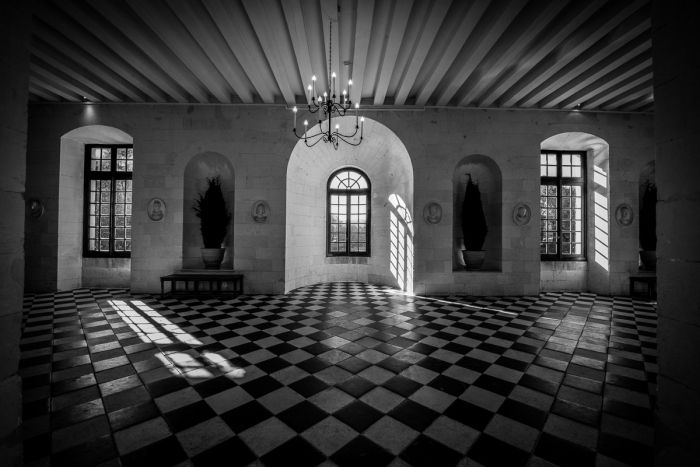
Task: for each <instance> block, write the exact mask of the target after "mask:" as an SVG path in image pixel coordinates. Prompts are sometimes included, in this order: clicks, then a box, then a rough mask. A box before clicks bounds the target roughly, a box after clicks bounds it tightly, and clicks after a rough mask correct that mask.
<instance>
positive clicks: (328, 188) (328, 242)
mask: <svg viewBox="0 0 700 467" xmlns="http://www.w3.org/2000/svg"><path fill="white" fill-rule="evenodd" d="M341 172H356V173H358V174H360V176H362V177H363V178H364V179H365V181H366V182H367V188H364V189H360V190H348V189H332V188H331V182H332V181H333V179H334V178H335V177H336V175H338V174H339V173H341ZM339 194H340V195H347V201H346V203H347V204H346V206H347V216H348V222H346V224H345V225H346V227H345V228H346V231H345V246H346V250H345V251H331V195H339ZM358 194H359V195H366V196H367V222H366V223H365V225H366V236H365V240H366V245H367V247H366V249H365V251H359V252H358V251H350V225H351V222H350V221H349V218H350V206H351V205H350V196H352V195H358ZM371 194H372V182H371V181H370V179H369V177H368V176H367V174H366V173H365V172H364V171H362V170H360V169H358V168H357V167H342V168H340V169H338V170H336V171H334V172H333V173H332V174H331V175H330V177H328V182H327V183H326V256H327V257H331V256H332V257H346V256H353V257H370V256H372V248H371V246H372V241H371V238H372V196H371Z"/></svg>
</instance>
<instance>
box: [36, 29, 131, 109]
mask: <svg viewBox="0 0 700 467" xmlns="http://www.w3.org/2000/svg"><path fill="white" fill-rule="evenodd" d="M30 50H31V54H32V56H33V57H36V58H39V59H41V60H43V61H44V62H45V63H48V64H50V65H51V66H53V67H54V68H55V69H56V70H59V71H61V72H63V73H64V74H65V75H66V76H70V77H71V78H73V79H75V80H76V81H81V82H83V83H84V84H85V85H86V86H88V87H89V88H90V89H92V90H94V92H96V93H98V94H100V95H102V96H105V98H106V99H107V100H108V101H111V102H119V101H122V100H123V98H122V97H121V96H120V95H119V91H117V90H116V89H114V88H113V87H112V88H111V89H109V88H110V87H111V86H110V85H109V84H107V83H106V82H104V81H102V80H101V79H100V78H98V77H97V76H96V75H94V74H93V73H92V72H91V71H89V70H88V69H87V68H85V67H83V66H82V65H80V64H79V63H77V62H75V61H73V60H72V59H71V58H68V57H66V56H64V55H63V54H62V53H61V52H59V51H58V50H56V49H54V48H53V47H51V46H50V45H48V44H46V43H45V42H44V41H42V40H40V39H35V40H34V41H33V43H32V46H31V49H30Z"/></svg>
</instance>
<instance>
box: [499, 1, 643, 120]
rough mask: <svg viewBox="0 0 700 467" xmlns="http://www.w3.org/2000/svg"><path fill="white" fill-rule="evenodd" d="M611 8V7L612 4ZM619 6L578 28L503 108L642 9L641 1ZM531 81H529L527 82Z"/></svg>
mask: <svg viewBox="0 0 700 467" xmlns="http://www.w3.org/2000/svg"><path fill="white" fill-rule="evenodd" d="M611 5H612V4H611ZM619 5H620V4H614V6H615V7H616V8H618V9H617V10H615V11H614V12H613V13H612V14H606V15H598V17H596V18H593V19H592V20H593V22H592V24H590V25H588V27H586V28H579V29H577V30H576V31H574V33H573V34H571V35H570V36H569V37H568V38H567V39H566V41H564V43H563V44H562V45H561V47H558V48H557V50H556V53H552V54H550V55H549V56H548V57H546V58H545V60H543V61H542V62H540V63H539V64H537V66H536V67H535V68H534V69H533V70H531V71H530V72H529V73H528V75H526V79H523V80H521V81H520V82H518V83H517V84H516V85H515V86H514V87H513V88H511V89H510V90H509V91H508V92H506V93H505V94H504V95H503V97H502V99H501V104H502V105H503V107H513V106H515V104H516V103H517V102H519V101H520V100H522V99H524V98H525V97H526V96H527V95H528V94H529V93H530V92H532V91H533V90H534V89H536V88H537V87H538V86H540V85H541V84H542V83H544V82H545V81H546V80H547V79H549V78H550V77H551V76H552V75H554V74H555V73H556V72H557V71H559V70H560V69H562V68H564V67H565V66H566V65H567V64H569V63H570V62H571V61H573V60H576V59H577V57H579V56H580V55H581V54H582V53H584V52H585V51H586V50H587V49H589V48H590V47H591V46H592V45H593V44H595V43H597V42H598V41H599V40H600V39H602V38H603V37H605V36H606V35H607V34H608V33H609V32H611V31H612V30H613V29H614V28H616V27H617V26H619V25H620V24H621V23H622V22H623V21H624V20H625V19H626V18H627V17H628V16H629V14H630V13H632V12H634V11H636V10H638V9H639V8H640V7H641V3H640V2H634V3H631V4H625V5H626V6H625V7H624V8H621V9H620V8H619ZM528 78H529V79H528Z"/></svg>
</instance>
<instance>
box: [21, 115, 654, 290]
mask: <svg viewBox="0 0 700 467" xmlns="http://www.w3.org/2000/svg"><path fill="white" fill-rule="evenodd" d="M365 116H366V117H367V119H368V122H369V121H370V120H374V121H376V122H378V123H380V124H381V125H382V126H385V127H387V128H388V129H389V130H390V131H391V132H392V133H393V134H395V135H396V137H397V138H398V140H399V141H400V142H401V145H402V146H404V147H405V149H406V152H407V153H408V156H409V157H410V164H411V166H412V171H413V180H412V181H411V183H412V185H413V187H412V195H411V194H409V191H406V199H404V201H405V202H406V203H407V205H408V206H409V209H410V210H411V214H412V216H413V218H414V244H415V257H414V263H415V273H414V278H415V280H414V286H415V291H416V293H430V294H452V293H474V294H508V295H510V294H536V293H538V292H539V291H540V285H541V284H540V257H539V210H538V206H539V150H540V144H541V142H542V141H544V140H545V139H547V138H549V137H551V136H553V135H556V134H559V133H564V132H583V133H587V134H591V135H595V136H596V137H599V138H601V139H603V140H605V141H606V142H607V143H608V144H609V146H610V174H609V177H610V180H612V183H613V185H612V187H611V190H610V198H611V199H610V206H612V207H614V206H616V205H617V203H618V202H619V200H628V199H629V200H633V199H636V197H637V196H638V195H637V185H636V184H633V183H631V182H629V183H627V182H625V183H623V184H621V187H622V188H621V190H624V191H619V190H617V189H616V186H615V185H614V183H615V182H614V180H627V181H632V180H637V179H638V177H639V170H641V167H642V166H643V165H644V163H646V162H648V161H649V160H651V159H653V140H652V136H651V135H652V123H653V121H652V118H651V117H650V116H648V115H625V114H595V113H584V112H545V111H506V110H488V111H487V110H464V109H437V108H427V109H425V110H405V111H404V110H401V111H397V110H387V111H377V110H368V111H366V113H365ZM304 118H308V117H305V116H304V115H301V116H300V117H299V119H300V120H301V121H303V119H304ZM96 124H99V125H108V126H112V127H115V128H118V129H120V130H122V131H124V132H126V133H128V134H129V135H131V136H132V137H133V140H134V150H135V158H136V162H135V171H134V218H133V222H134V228H133V235H134V245H133V254H132V270H131V286H132V290H134V291H138V292H145V291H151V292H152V291H156V290H159V282H158V277H159V276H160V275H163V274H166V273H170V272H172V271H174V270H176V269H179V268H181V267H182V257H183V248H186V247H183V238H184V237H183V218H184V214H185V211H184V210H186V209H190V206H191V200H185V199H184V192H185V190H184V181H183V178H184V173H185V167H186V165H187V164H188V162H189V161H190V160H191V159H192V158H193V157H195V156H196V155H197V154H202V153H206V152H211V153H216V154H221V155H223V156H224V157H225V158H226V160H227V161H228V162H229V163H230V165H231V167H232V168H233V171H234V173H235V197H234V199H235V201H234V204H235V206H234V209H233V211H234V220H233V223H234V228H233V232H234V233H233V235H234V238H233V245H234V247H233V250H234V251H233V267H234V269H236V270H239V271H241V272H243V273H244V274H245V285H246V291H247V292H275V293H280V292H283V291H285V290H288V289H289V288H291V287H293V286H298V285H303V284H304V283H307V281H313V280H317V278H313V277H312V276H305V277H306V278H305V279H301V276H303V273H302V272H301V271H300V272H299V273H298V274H293V275H292V276H287V277H285V268H286V265H285V255H286V254H287V252H286V251H285V244H286V243H287V242H289V241H290V236H292V235H295V233H294V232H289V231H288V229H289V226H290V225H293V224H295V223H298V221H299V217H298V216H302V215H304V214H303V212H302V211H303V210H304V209H306V208H304V209H301V208H300V209H301V210H299V212H295V213H293V214H290V215H289V216H288V213H287V209H288V207H287V200H288V198H287V193H288V188H289V187H288V181H287V176H288V162H289V160H290V157H291V156H292V153H293V152H294V151H295V145H296V144H297V142H298V141H297V140H296V139H295V138H294V136H293V135H292V132H291V126H292V118H291V111H288V110H286V109H285V108H284V107H281V106H265V107H256V106H242V105H240V106H216V105H193V106H188V105H160V106H158V105H149V104H124V105H120V104H110V105H84V104H76V105H72V104H59V105H57V104H33V105H31V106H30V135H29V153H28V160H29V172H28V173H29V177H30V180H29V182H28V188H27V189H28V192H31V194H32V195H34V194H36V195H37V196H39V195H42V196H45V197H46V199H47V204H48V209H47V211H49V212H50V211H51V210H52V209H53V208H55V206H52V204H53V203H55V201H54V200H55V199H56V198H57V194H58V192H59V186H58V177H56V176H55V172H54V171H53V169H52V167H54V166H55V167H58V157H59V146H60V145H59V141H60V138H61V136H62V135H64V134H66V133H67V132H69V131H71V130H73V129H75V128H79V127H81V126H85V125H96ZM368 125H369V124H368ZM365 136H366V138H367V141H366V142H365V143H363V145H364V144H367V147H370V145H371V144H372V143H370V141H371V140H370V138H371V135H369V134H367V135H365ZM380 137H381V136H380ZM382 138H383V137H382ZM314 149H316V148H314ZM308 151H310V152H309V153H305V152H304V151H302V152H300V157H303V156H304V154H309V157H312V153H313V150H308ZM333 154H334V156H333V157H338V159H337V162H339V164H338V165H342V164H340V162H341V161H343V160H345V159H347V161H348V163H350V162H351V161H352V157H351V154H352V151H351V150H350V148H349V147H344V146H343V145H342V144H341V147H340V148H339V150H338V152H334V153H333ZM344 154H345V155H347V157H345V156H344ZM473 154H480V155H484V156H487V157H488V158H489V159H491V160H493V161H494V163H495V164H496V165H497V166H498V169H499V170H500V172H501V177H502V179H501V187H502V194H501V206H502V208H501V213H500V215H501V219H500V221H501V222H500V224H501V239H500V240H501V242H500V244H501V248H502V251H501V252H500V271H499V270H497V271H483V272H466V271H459V270H458V271H453V258H454V248H453V215H454V213H453V207H452V204H453V176H454V170H455V167H457V166H458V165H459V163H460V161H462V160H463V159H464V158H465V157H466V156H469V155H473ZM344 157H345V159H344ZM616 158H619V161H617V160H616ZM334 160H335V159H334ZM350 165H351V164H350ZM44 166H45V167H47V168H48V170H44V169H43V167H44ZM303 175H304V174H302V175H301V176H303ZM327 175H328V174H325V175H323V177H321V176H320V175H318V174H317V175H314V177H315V178H314V179H313V180H308V185H305V184H304V183H302V184H301V185H300V187H299V189H300V190H302V192H303V191H304V190H306V191H307V192H306V194H305V195H306V196H314V195H313V194H312V193H311V191H312V190H311V188H312V186H314V184H320V185H319V186H322V187H323V186H325V183H326V182H327ZM319 177H320V178H322V180H317V179H316V178H319ZM305 186H306V188H305ZM309 190H311V191H309ZM324 193H325V191H324ZM302 194H304V193H302ZM389 194H390V193H384V194H383V196H387V195H389ZM324 196H325V195H324ZM153 197H159V198H162V199H163V200H164V201H165V202H166V205H167V206H168V213H167V216H166V219H164V221H162V222H153V221H150V220H149V219H148V218H147V216H146V212H145V207H146V204H147V203H148V201H149V200H150V199H151V198H153ZM256 200H266V201H267V202H268V204H269V205H270V210H271V215H270V216H269V218H268V221H267V222H266V223H262V224H260V223H256V222H255V221H254V220H253V218H252V216H251V212H250V211H251V207H252V205H253V203H254V202H255V201H256ZM431 201H432V202H437V203H439V204H440V205H441V206H442V210H443V216H442V220H441V222H440V223H438V224H428V223H426V222H425V221H424V220H423V216H422V213H423V209H424V207H425V206H426V204H428V203H429V202H431ZM376 202H377V203H379V205H380V206H385V205H386V202H387V200H376ZM518 202H526V203H527V204H529V205H530V206H531V207H532V211H533V217H532V220H531V221H530V223H529V224H528V225H525V226H517V225H515V224H514V223H513V220H512V210H513V207H514V206H515V205H516V204H517V203H518ZM634 205H635V204H633V206H634ZM380 212H381V209H378V210H375V212H374V215H375V216H376V215H378V214H380ZM382 215H383V216H386V215H388V211H387V210H386V209H385V212H384V214H382ZM317 220H318V219H317ZM383 220H385V219H379V218H374V217H373V222H380V224H377V225H381V222H382V221H383ZM52 222H53V220H52ZM52 229H53V230H52ZM56 229H57V227H55V226H52V225H37V226H36V228H32V229H31V232H29V233H28V242H30V243H31V244H32V245H37V247H33V248H32V249H30V251H28V255H29V261H30V263H31V267H28V269H27V271H28V274H29V275H30V278H29V279H30V280H29V284H30V285H28V288H30V289H39V288H41V287H42V286H44V285H49V288H50V285H51V284H54V285H53V286H54V287H55V284H56V276H57V272H56V266H55V254H56V246H55V230H56ZM496 231H497V229H496ZM624 235H626V231H624V230H623V229H621V228H619V226H617V225H616V224H614V223H611V225H610V261H611V262H614V263H615V268H614V269H613V268H612V266H611V272H610V274H608V275H607V276H606V277H605V280H603V281H601V284H602V285H600V289H599V290H597V291H598V292H599V293H611V294H621V293H625V292H626V290H627V284H626V280H625V278H626V275H627V274H628V272H629V271H631V270H636V261H637V260H636V258H637V252H636V246H634V247H627V246H624V245H623V243H624V242H623V238H624ZM42 240H45V241H42ZM317 240H318V239H317ZM377 241H378V239H374V238H373V243H374V244H378V243H376V242H377ZM625 241H627V240H625ZM316 243H318V245H317V246H316V248H317V249H318V254H319V255H324V250H325V239H324V238H321V239H320V240H318V241H317V242H316ZM627 243H629V242H628V241H627ZM381 255H384V256H383V258H385V259H380V258H382V256H381ZM372 256H373V258H372V259H373V260H377V261H383V262H386V261H388V259H386V258H388V253H387V252H385V251H384V252H381V251H377V250H374V251H373V255H372ZM52 261H53V263H54V265H53V267H51V262H52ZM589 261H590V259H589ZM46 263H49V264H48V265H47V264H46ZM331 263H333V262H329V264H328V265H326V266H327V268H328V269H329V271H330V270H335V272H336V273H338V274H340V275H338V274H336V275H328V276H327V277H328V278H329V279H330V278H333V277H335V278H338V277H347V276H344V274H345V273H349V272H351V271H356V273H357V274H360V275H359V276H357V277H358V278H364V277H365V276H364V275H363V274H364V272H362V271H365V272H369V271H367V268H365V267H364V266H363V265H361V264H359V265H358V264H331ZM611 264H612V263H611ZM38 265H43V266H45V267H43V268H40V267H36V266H38ZM380 266H382V267H385V265H380ZM625 268H626V269H625ZM353 274H355V272H353ZM381 277H382V276H381V274H379V275H378V274H375V273H374V272H372V274H368V275H367V280H370V281H380V282H381V281H382V279H381ZM318 280H321V279H318ZM287 284H289V286H286V285H287Z"/></svg>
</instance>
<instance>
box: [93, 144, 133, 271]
mask: <svg viewBox="0 0 700 467" xmlns="http://www.w3.org/2000/svg"><path fill="white" fill-rule="evenodd" d="M94 148H102V149H106V148H109V149H110V153H111V164H110V167H111V168H110V171H109V172H93V171H92V169H91V165H90V162H91V154H92V150H93V149H94ZM119 148H126V149H132V151H133V148H134V145H133V144H86V145H85V165H84V179H85V180H84V186H83V257H84V258H131V251H114V228H115V227H114V216H115V209H114V205H115V203H116V195H115V190H116V183H115V182H116V181H117V180H132V201H131V206H132V210H131V218H132V224H131V225H132V227H131V228H132V229H133V215H134V211H133V205H134V203H133V174H134V172H133V168H132V171H131V172H127V171H124V172H118V171H117V149H119ZM132 160H133V159H132ZM132 167H133V166H132ZM92 180H110V181H111V182H112V183H111V188H110V195H109V199H110V227H109V251H107V252H103V251H91V250H90V248H89V244H90V239H89V233H90V182H91V181H92ZM131 240H132V246H133V237H132V239H131Z"/></svg>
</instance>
